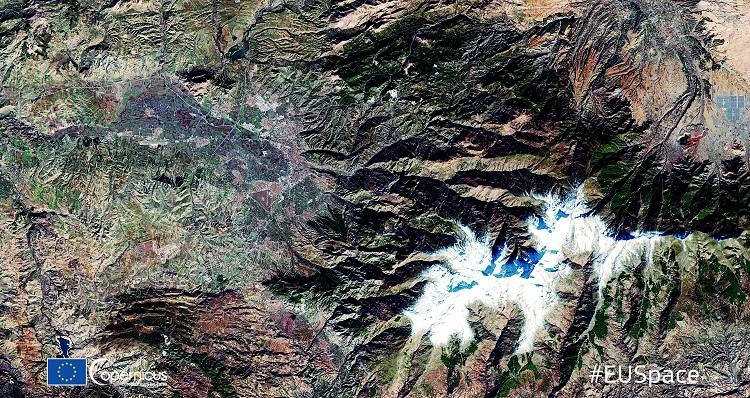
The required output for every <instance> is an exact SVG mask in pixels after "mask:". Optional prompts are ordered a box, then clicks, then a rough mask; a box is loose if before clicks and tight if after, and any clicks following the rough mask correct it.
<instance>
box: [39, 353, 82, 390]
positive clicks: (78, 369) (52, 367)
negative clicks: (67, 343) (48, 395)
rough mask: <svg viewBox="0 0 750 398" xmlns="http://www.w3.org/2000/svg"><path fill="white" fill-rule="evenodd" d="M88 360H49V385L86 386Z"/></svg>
mask: <svg viewBox="0 0 750 398" xmlns="http://www.w3.org/2000/svg"><path fill="white" fill-rule="evenodd" d="M86 365H87V364H86V358H47V385H50V386H85V385H86V382H87V380H88V378H87V377H86V368H87V366H86Z"/></svg>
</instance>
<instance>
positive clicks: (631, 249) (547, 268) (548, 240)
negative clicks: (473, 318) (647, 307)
mask: <svg viewBox="0 0 750 398" xmlns="http://www.w3.org/2000/svg"><path fill="white" fill-rule="evenodd" d="M534 197H535V198H536V199H538V200H540V201H541V202H542V203H543V214H541V215H539V216H536V217H531V218H529V219H528V220H527V224H528V230H529V234H530V236H531V238H532V245H533V248H534V249H535V251H536V253H530V254H528V255H526V256H523V257H522V258H520V259H510V258H509V257H510V254H511V253H510V252H511V251H510V250H508V248H506V247H502V248H501V249H500V250H499V253H497V254H496V256H495V259H494V260H493V253H492V242H489V241H488V239H487V236H477V235H476V234H475V233H474V232H473V231H472V230H471V229H469V228H468V227H466V226H463V225H460V224H459V228H460V230H461V235H462V236H461V237H460V238H459V241H458V243H456V244H455V245H454V246H451V247H447V248H444V249H441V250H438V251H436V252H434V253H432V255H433V256H435V257H436V258H438V259H440V260H441V264H440V265H435V266H432V267H431V268H429V269H428V270H427V271H425V272H424V274H423V275H422V277H423V278H424V279H425V280H427V281H428V283H427V285H426V286H425V289H424V292H423V293H422V296H420V298H419V299H418V300H417V302H416V303H415V304H414V305H413V306H412V307H411V308H409V309H408V310H407V311H405V315H406V316H408V317H409V318H410V320H411V322H412V335H413V336H418V335H422V334H424V333H429V337H430V341H431V342H432V344H434V345H436V346H442V345H445V344H447V343H448V342H449V340H450V339H451V338H452V337H453V336H457V337H458V338H459V339H460V340H461V343H462V344H464V345H465V344H468V343H469V342H471V340H472V339H473V338H474V332H473V331H472V329H471V326H470V325H469V322H468V317H469V310H468V307H469V306H470V305H471V304H473V303H477V302H478V303H481V304H483V305H487V306H490V307H499V306H501V305H506V304H513V305H517V306H518V307H519V308H520V309H521V311H522V313H523V316H524V325H523V328H522V332H521V336H520V338H519V341H518V345H517V348H516V353H525V352H529V351H532V350H533V348H534V342H535V340H536V336H537V334H538V333H539V332H540V331H542V330H544V324H545V321H546V318H547V315H548V314H549V313H550V311H552V310H553V309H554V308H555V306H556V305H557V304H558V301H559V297H558V295H557V293H556V286H557V284H558V282H559V281H560V280H561V279H563V278H565V277H566V276H567V275H569V274H570V273H571V269H570V268H569V267H568V265H567V262H566V261H565V260H566V259H575V260H578V261H581V262H584V261H586V259H589V260H590V261H589V263H590V264H591V265H592V266H593V267H594V271H595V272H596V275H597V276H598V279H599V295H600V297H601V293H602V289H603V288H604V286H605V285H606V284H607V282H608V281H609V280H610V279H611V278H613V277H614V276H616V275H617V274H618V273H619V272H620V271H622V270H623V269H624V268H625V267H626V266H628V265H631V264H633V263H634V262H635V261H638V260H640V259H641V258H646V259H647V261H650V260H651V252H652V251H653V248H654V246H655V245H656V244H657V243H658V242H659V241H661V240H663V239H665V236H663V235H660V234H658V233H635V234H632V235H631V236H627V237H620V239H618V238H616V237H615V236H614V234H613V233H612V231H611V230H610V229H609V228H608V227H607V225H606V224H605V223H604V221H603V220H602V219H601V217H599V216H598V215H595V214H594V215H592V214H590V210H591V209H589V207H588V205H587V203H586V202H585V200H584V196H583V192H582V190H581V189H580V188H579V189H578V190H577V191H576V194H575V195H570V196H568V197H565V198H561V197H558V196H555V195H543V196H540V195H535V196H534Z"/></svg>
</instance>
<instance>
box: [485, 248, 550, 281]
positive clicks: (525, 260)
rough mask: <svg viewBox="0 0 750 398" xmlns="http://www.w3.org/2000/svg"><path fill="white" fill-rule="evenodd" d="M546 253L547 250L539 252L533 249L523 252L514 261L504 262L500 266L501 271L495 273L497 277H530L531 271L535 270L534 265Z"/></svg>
mask: <svg viewBox="0 0 750 398" xmlns="http://www.w3.org/2000/svg"><path fill="white" fill-rule="evenodd" d="M545 253H546V250H542V251H539V252H537V251H536V250H531V251H529V252H527V253H521V254H519V255H518V256H517V257H516V258H514V259H513V260H512V261H508V262H506V263H505V264H503V265H502V266H501V267H500V271H499V272H497V273H495V274H493V275H494V276H495V277H497V278H508V277H511V276H513V275H519V276H520V277H521V278H524V279H528V278H529V277H530V276H531V272H532V271H534V267H535V266H536V265H537V264H538V263H539V260H541V259H542V257H544V254H545Z"/></svg>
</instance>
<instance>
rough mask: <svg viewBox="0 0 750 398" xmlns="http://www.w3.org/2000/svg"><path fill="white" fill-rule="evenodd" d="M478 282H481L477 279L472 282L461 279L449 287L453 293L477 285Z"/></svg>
mask: <svg viewBox="0 0 750 398" xmlns="http://www.w3.org/2000/svg"><path fill="white" fill-rule="evenodd" d="M477 284H479V282H477V281H471V282H466V281H460V282H458V283H456V284H454V285H453V286H451V287H450V288H448V291H449V292H451V293H453V292H457V291H459V290H464V289H471V288H472V287H474V286H476V285H477Z"/></svg>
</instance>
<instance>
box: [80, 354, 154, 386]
mask: <svg viewBox="0 0 750 398" xmlns="http://www.w3.org/2000/svg"><path fill="white" fill-rule="evenodd" d="M106 362H107V359H106V358H99V359H97V360H95V361H93V362H91V366H90V367H89V377H90V378H91V382H92V383H94V384H96V385H100V386H103V385H107V384H111V385H147V384H149V383H156V382H164V381H167V379H168V376H167V372H157V371H154V370H128V369H122V370H106V369H102V368H103V367H104V365H105V364H106Z"/></svg>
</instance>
